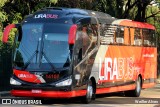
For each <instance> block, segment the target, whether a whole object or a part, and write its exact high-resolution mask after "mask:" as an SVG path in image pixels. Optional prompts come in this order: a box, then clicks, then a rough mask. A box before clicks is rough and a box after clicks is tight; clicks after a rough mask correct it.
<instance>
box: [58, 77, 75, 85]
mask: <svg viewBox="0 0 160 107" xmlns="http://www.w3.org/2000/svg"><path fill="white" fill-rule="evenodd" d="M71 84H72V79H71V78H69V79H67V80H64V81H61V82H59V83H57V84H56V86H69V85H71Z"/></svg>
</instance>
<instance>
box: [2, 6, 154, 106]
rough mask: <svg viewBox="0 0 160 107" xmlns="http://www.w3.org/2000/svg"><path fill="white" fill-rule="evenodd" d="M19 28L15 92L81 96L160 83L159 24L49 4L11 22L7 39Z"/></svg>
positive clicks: (135, 91) (129, 92)
mask: <svg viewBox="0 0 160 107" xmlns="http://www.w3.org/2000/svg"><path fill="white" fill-rule="evenodd" d="M12 28H16V29H17V34H16V35H15V41H14V46H13V53H14V55H13V75H12V76H11V78H10V84H11V87H12V90H11V95H13V96H16V97H32V98H71V97H82V98H83V102H84V103H90V102H91V101H92V100H94V99H95V98H96V94H103V93H112V92H124V94H125V95H126V96H133V97H139V96H140V92H141V89H143V88H149V87H153V86H154V85H155V83H156V82H155V80H156V78H157V77H156V76H157V75H156V73H157V47H156V46H157V45H156V35H155V27H154V26H153V25H150V24H148V23H142V22H136V21H132V20H129V19H116V18H114V17H112V16H110V15H109V14H106V13H102V12H97V11H92V10H84V9H78V8H60V7H49V8H44V9H41V10H38V11H37V12H35V13H33V14H30V15H28V16H26V17H25V18H24V20H23V21H22V22H21V23H18V24H9V25H8V26H6V28H5V29H4V32H3V38H2V41H3V42H4V43H7V42H8V38H9V32H10V31H11V29H12Z"/></svg>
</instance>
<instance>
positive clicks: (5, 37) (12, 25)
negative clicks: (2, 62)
mask: <svg viewBox="0 0 160 107" xmlns="http://www.w3.org/2000/svg"><path fill="white" fill-rule="evenodd" d="M19 26H20V24H9V25H7V26H6V28H5V29H4V32H3V37H2V42H3V43H7V42H8V38H9V33H10V31H11V29H13V28H18V27H19Z"/></svg>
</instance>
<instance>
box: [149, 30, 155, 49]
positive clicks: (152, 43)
mask: <svg viewBox="0 0 160 107" xmlns="http://www.w3.org/2000/svg"><path fill="white" fill-rule="evenodd" d="M149 36H150V45H151V46H156V35H155V31H154V30H149Z"/></svg>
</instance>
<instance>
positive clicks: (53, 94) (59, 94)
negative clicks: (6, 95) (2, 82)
mask: <svg viewBox="0 0 160 107" xmlns="http://www.w3.org/2000/svg"><path fill="white" fill-rule="evenodd" d="M11 95H12V96H19V97H42V98H43V97H45V98H71V97H78V96H84V95H86V90H77V91H68V92H65V91H43V90H42V91H41V92H40V93H32V91H31V90H30V91H28V90H11Z"/></svg>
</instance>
